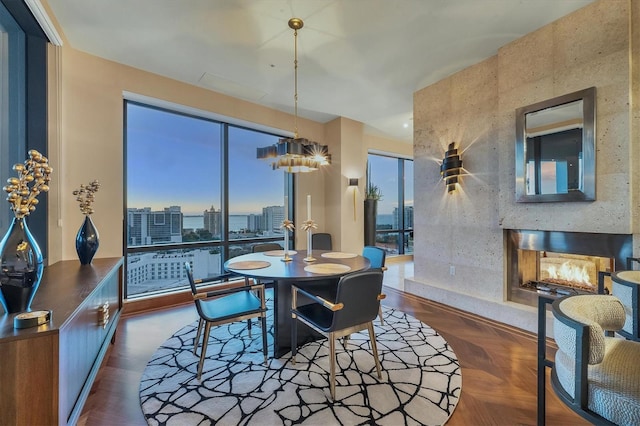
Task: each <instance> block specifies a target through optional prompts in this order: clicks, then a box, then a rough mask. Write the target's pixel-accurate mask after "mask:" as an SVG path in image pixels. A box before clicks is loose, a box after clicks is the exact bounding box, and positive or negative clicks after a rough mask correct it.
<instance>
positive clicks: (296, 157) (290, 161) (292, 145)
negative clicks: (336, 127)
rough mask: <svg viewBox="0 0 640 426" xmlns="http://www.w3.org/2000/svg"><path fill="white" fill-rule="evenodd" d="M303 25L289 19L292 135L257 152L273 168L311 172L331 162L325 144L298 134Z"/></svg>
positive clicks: (291, 171) (297, 20)
mask: <svg viewBox="0 0 640 426" xmlns="http://www.w3.org/2000/svg"><path fill="white" fill-rule="evenodd" d="M303 26H304V22H302V19H299V18H291V19H289V28H291V29H292V30H293V40H294V61H293V69H294V96H293V99H294V103H295V109H294V123H293V124H294V136H293V137H292V138H282V139H280V140H278V143H276V144H274V145H270V146H267V147H264V148H258V152H257V157H258V158H259V159H266V160H270V161H271V166H272V167H273V170H277V169H283V170H284V171H286V172H289V173H304V172H311V171H314V170H318V169H319V168H320V167H321V166H325V165H328V164H330V162H331V156H330V155H329V149H328V147H327V145H320V144H319V143H317V142H313V141H310V140H308V139H305V138H301V137H299V135H298V30H299V29H300V28H302V27H303Z"/></svg>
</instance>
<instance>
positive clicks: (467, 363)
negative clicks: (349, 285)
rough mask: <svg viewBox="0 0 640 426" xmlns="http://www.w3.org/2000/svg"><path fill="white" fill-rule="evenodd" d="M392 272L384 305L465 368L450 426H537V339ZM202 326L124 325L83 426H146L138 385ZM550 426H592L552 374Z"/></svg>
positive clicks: (129, 321) (180, 310) (189, 308)
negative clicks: (421, 290) (410, 319)
mask: <svg viewBox="0 0 640 426" xmlns="http://www.w3.org/2000/svg"><path fill="white" fill-rule="evenodd" d="M388 266H389V270H388V271H387V272H386V273H385V293H386V294H387V298H386V299H385V300H384V301H383V304H384V305H385V306H390V307H395V308H398V309H400V310H402V311H404V312H407V313H409V314H411V315H413V316H414V317H416V318H418V319H420V320H421V321H423V322H425V323H427V324H429V325H430V326H431V327H432V328H434V329H435V330H436V331H438V333H440V334H441V335H442V336H443V337H444V338H445V339H446V340H447V342H449V344H450V345H451V347H452V348H453V350H454V352H455V353H456V355H457V356H458V359H459V361H460V365H461V367H462V395H461V398H460V402H459V403H458V406H457V408H456V410H455V411H454V413H453V415H452V417H451V418H450V420H449V421H448V422H447V425H451V426H457V425H535V424H536V400H537V396H536V370H537V369H536V337H535V335H532V334H530V333H527V332H523V331H521V330H519V329H515V328H511V327H509V326H506V325H504V324H500V323H495V322H492V321H488V320H485V319H482V318H480V317H477V316H475V315H472V314H468V313H465V312H462V311H459V310H456V309H453V308H450V307H447V306H444V305H441V304H437V303H434V302H430V301H427V300H425V299H421V298H418V297H416V296H412V295H407V294H405V293H403V292H402V291H399V290H398V288H402V285H401V282H398V281H401V278H402V276H404V269H400V270H399V269H398V268H403V266H402V265H401V264H400V265H398V264H389V265H388ZM411 266H412V265H411ZM390 281H392V282H390ZM394 287H395V288H394ZM196 318H197V315H196V313H195V309H194V307H193V305H192V304H188V305H185V306H179V307H174V308H168V309H164V310H161V311H152V312H148V313H144V314H138V315H135V316H128V317H123V318H122V319H121V322H120V325H119V327H118V332H117V338H116V342H115V344H114V345H113V346H112V348H111V349H110V354H109V355H108V358H107V359H106V360H105V362H104V365H103V366H102V368H101V370H100V373H99V374H98V377H97V379H96V382H95V384H94V386H93V388H92V390H91V394H90V395H89V398H88V400H87V402H86V404H85V408H84V411H83V413H82V415H81V417H80V421H79V423H78V424H80V425H90V426H101V425H109V426H112V425H146V424H147V423H146V421H145V420H144V417H143V415H142V412H141V410H140V405H139V399H138V385H139V380H140V376H141V374H142V372H143V370H144V368H145V366H146V364H147V361H148V360H149V358H150V357H151V355H152V354H153V353H154V352H155V350H156V348H157V347H158V346H159V345H160V344H161V343H162V342H164V341H165V340H166V339H167V338H168V337H169V336H171V334H172V333H173V332H175V331H176V330H178V329H179V328H181V327H182V326H184V325H186V324H188V323H190V322H192V321H195V320H196ZM546 422H547V425H563V426H564V425H588V424H589V423H588V422H587V421H586V420H583V419H582V418H581V417H579V416H578V415H577V414H575V413H573V412H572V411H571V410H569V409H568V408H567V407H565V406H564V405H563V404H562V403H561V402H560V401H559V400H558V399H557V397H556V396H555V394H554V393H553V390H552V389H551V387H550V385H549V382H548V373H547V414H546Z"/></svg>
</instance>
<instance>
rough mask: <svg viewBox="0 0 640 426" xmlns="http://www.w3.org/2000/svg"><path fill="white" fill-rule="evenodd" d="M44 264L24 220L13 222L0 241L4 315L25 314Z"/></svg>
mask: <svg viewBox="0 0 640 426" xmlns="http://www.w3.org/2000/svg"><path fill="white" fill-rule="evenodd" d="M43 269H44V264H43V261H42V252H41V251H40V247H38V243H37V242H36V240H35V238H33V235H31V232H29V228H28V227H27V222H26V221H25V218H13V221H11V225H10V226H9V229H8V230H7V233H6V234H5V236H4V238H3V239H2V241H0V303H1V304H2V307H3V308H4V311H5V313H9V314H13V313H16V312H22V311H26V310H29V308H30V307H31V302H32V301H33V298H34V297H35V295H36V291H37V290H38V286H39V285H40V280H41V279H42V272H43Z"/></svg>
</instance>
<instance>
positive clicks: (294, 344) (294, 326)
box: [291, 313, 298, 364]
mask: <svg viewBox="0 0 640 426" xmlns="http://www.w3.org/2000/svg"><path fill="white" fill-rule="evenodd" d="M297 353H298V319H297V318H296V315H295V314H294V313H292V314H291V362H292V363H293V364H295V363H296V354H297Z"/></svg>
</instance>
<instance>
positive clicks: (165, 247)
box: [122, 93, 295, 302]
mask: <svg viewBox="0 0 640 426" xmlns="http://www.w3.org/2000/svg"><path fill="white" fill-rule="evenodd" d="M127 104H135V105H138V106H141V107H145V108H151V109H157V110H160V111H165V112H168V113H171V114H179V115H183V116H186V117H192V118H194V119H199V120H207V121H210V122H214V123H217V124H219V125H220V132H221V146H220V150H221V152H220V155H221V165H220V173H221V174H222V176H221V180H220V184H221V188H220V190H221V203H222V205H221V206H220V209H221V214H222V217H221V236H220V239H214V240H209V241H191V242H181V243H167V244H156V245H139V246H135V247H129V246H128V239H127V229H128V226H129V221H128V211H127V209H128V205H127V200H128V196H127V192H128V191H127V164H128V163H127V151H128V150H127V129H128V125H127ZM123 115H124V117H123V124H124V127H123V142H124V149H123V161H124V165H125V166H124V168H123V173H124V176H123V196H124V200H123V206H124V218H125V219H124V226H123V239H122V241H123V253H124V257H125V261H124V276H125V277H127V276H128V275H127V264H128V262H127V255H128V254H129V253H148V252H157V251H172V250H180V249H202V248H211V249H216V248H218V249H220V254H221V264H224V262H225V261H226V260H228V259H229V254H230V250H229V249H230V246H237V245H245V244H253V243H261V242H272V241H275V242H279V241H281V240H282V238H281V237H260V238H246V239H241V240H237V239H234V240H230V239H229V235H230V231H229V216H230V212H229V191H228V188H229V175H228V173H227V170H228V169H229V129H230V128H231V127H235V128H240V129H245V130H249V131H252V132H261V133H265V134H268V135H271V136H275V137H277V138H282V137H289V135H287V134H282V133H277V131H276V129H267V128H265V127H262V126H259V125H255V126H252V125H251V123H245V122H242V123H240V122H238V121H237V120H234V119H231V118H228V117H223V116H219V115H216V114H210V113H208V112H207V111H201V110H196V109H194V108H189V107H183V106H180V105H175V104H171V103H168V102H164V101H160V100H157V99H153V98H148V97H143V96H139V95H135V94H131V93H125V96H124V99H123ZM265 167H267V165H266V164H265ZM284 187H285V190H286V191H287V192H286V194H287V195H288V196H289V199H290V200H292V199H293V194H294V193H295V179H294V178H293V174H291V173H284ZM294 206H295V202H293V203H289V212H288V214H289V217H293V215H294V214H295V208H294ZM154 220H155V219H154ZM290 238H291V239H293V241H295V234H294V235H290ZM208 278H209V279H211V278H214V279H215V277H208ZM230 278H233V277H232V276H231V275H230V274H227V273H225V272H224V271H221V274H220V276H219V277H218V280H219V281H227V280H229V279H230ZM187 287H188V284H186V283H185V286H183V287H174V288H170V289H166V290H159V291H153V292H148V293H143V294H139V295H133V296H131V297H130V296H129V294H128V286H127V283H125V285H124V288H123V299H124V300H125V301H129V302H130V301H137V300H139V299H142V298H157V297H162V296H166V295H170V294H175V293H179V292H182V291H184V290H185V288H187Z"/></svg>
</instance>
